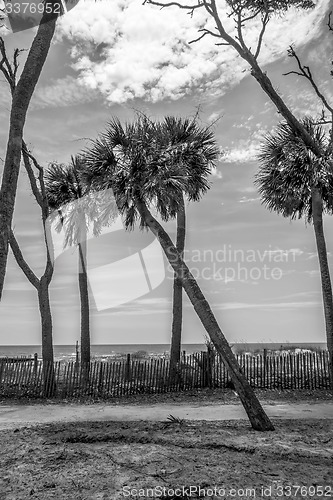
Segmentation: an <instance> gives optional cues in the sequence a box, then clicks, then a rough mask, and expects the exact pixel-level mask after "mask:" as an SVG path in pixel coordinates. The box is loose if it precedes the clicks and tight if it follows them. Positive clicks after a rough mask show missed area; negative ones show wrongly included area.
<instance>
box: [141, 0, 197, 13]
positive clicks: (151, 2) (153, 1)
mask: <svg viewBox="0 0 333 500" xmlns="http://www.w3.org/2000/svg"><path fill="white" fill-rule="evenodd" d="M146 4H147V5H155V6H157V7H161V9H164V8H165V7H172V6H174V7H178V8H179V9H185V10H189V11H194V10H195V9H200V8H201V7H204V6H205V5H204V3H201V2H200V0H198V3H197V5H182V4H181V3H179V2H166V3H165V2H158V1H157V0H144V2H143V5H146Z"/></svg>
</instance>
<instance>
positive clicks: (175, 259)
mask: <svg viewBox="0 0 333 500" xmlns="http://www.w3.org/2000/svg"><path fill="white" fill-rule="evenodd" d="M136 204H137V207H138V210H139V212H140V215H141V216H142V218H143V219H144V220H145V222H146V223H147V224H148V227H149V228H150V230H151V231H152V233H153V234H154V235H155V236H156V237H157V238H158V240H159V242H160V244H161V246H162V248H163V250H164V253H165V255H166V257H167V259H168V261H169V262H170V264H171V265H172V267H173V269H174V271H175V272H176V273H177V276H178V278H179V279H180V281H181V283H182V286H183V288H184V290H185V292H186V294H187V296H188V298H189V299H190V301H191V302H192V305H193V307H194V309H195V311H196V313H197V315H198V316H199V318H200V320H201V322H202V324H203V326H204V327H205V329H206V331H207V333H208V335H209V337H210V338H211V340H212V342H213V344H214V346H215V348H216V350H217V352H218V353H219V354H220V355H221V357H222V359H223V362H224V363H225V364H226V366H227V369H228V371H229V373H230V376H231V379H232V381H233V383H234V385H235V389H236V391H237V392H238V394H239V397H240V399H241V402H242V404H243V406H244V409H245V411H246V413H247V415H248V417H249V420H250V422H251V425H252V427H253V429H255V430H258V431H272V430H274V426H273V424H272V423H271V421H270V420H269V418H268V416H267V415H266V413H265V412H264V410H263V408H262V406H261V404H260V402H259V401H258V399H257V397H256V395H255V393H254V391H253V389H252V387H251V386H250V384H249V382H248V381H247V380H246V378H245V377H244V375H243V374H242V371H241V369H240V367H239V365H238V363H237V360H236V358H235V356H234V354H233V352H232V350H231V348H230V346H229V344H228V342H227V340H226V338H225V337H224V335H223V333H222V331H221V329H220V327H219V325H218V323H217V321H216V319H215V316H214V314H213V312H212V310H211V308H210V306H209V304H208V302H207V300H206V298H205V297H204V295H203V293H202V291H201V289H200V288H199V285H198V283H197V282H196V280H195V279H194V277H193V275H192V274H191V272H190V270H189V269H188V267H187V266H186V264H185V262H184V261H183V260H182V259H181V257H180V256H179V254H178V252H177V249H176V247H175V246H174V244H173V243H172V241H171V239H170V237H169V236H168V234H167V233H166V232H165V230H164V229H163V227H162V226H161V225H160V224H159V222H158V221H157V220H156V219H155V218H154V217H153V216H152V214H151V213H150V211H149V210H148V208H147V207H146V205H145V204H144V203H143V202H142V200H141V199H137V200H136Z"/></svg>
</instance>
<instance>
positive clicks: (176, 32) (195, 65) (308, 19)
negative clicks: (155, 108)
mask: <svg viewBox="0 0 333 500" xmlns="http://www.w3.org/2000/svg"><path fill="white" fill-rule="evenodd" d="M326 7H327V0H319V2H318V5H317V7H316V9H314V10H313V11H309V12H300V11H295V10H293V9H291V10H290V12H289V13H288V15H287V16H285V17H283V18H282V17H281V18H278V17H277V18H275V19H274V21H272V22H271V23H270V26H269V28H268V30H267V38H266V39H265V42H264V43H263V47H262V54H261V63H262V64H267V63H270V62H273V61H274V60H276V59H277V58H279V57H281V56H282V55H285V52H286V49H287V48H288V46H289V45H290V44H291V43H294V44H295V45H296V46H299V45H301V44H303V43H305V42H308V41H309V40H311V39H313V38H315V37H317V36H318V35H319V30H320V21H321V19H322V17H323V12H324V11H325V9H326ZM220 12H221V18H222V19H223V22H224V25H225V28H226V30H227V31H228V32H230V33H233V34H234V21H233V19H232V18H229V17H228V16H227V15H226V3H225V1H223V0H221V1H220ZM207 19H208V21H207ZM203 26H207V27H209V28H211V29H214V26H213V25H212V22H211V18H209V17H208V14H207V13H206V11H205V10H204V9H199V10H198V11H196V12H195V14H194V16H193V18H191V16H188V15H186V13H185V12H183V11H180V10H178V11H177V9H176V8H170V9H164V10H163V12H161V10H160V9H156V8H153V7H152V6H142V2H140V1H138V0H114V1H113V2H112V3H111V2H110V1H109V0H105V1H102V0H101V1H99V2H97V3H96V2H94V1H89V0H88V1H84V0H81V2H80V3H79V4H78V6H77V7H75V8H74V9H73V10H72V11H71V12H70V13H69V14H67V15H66V16H63V17H62V18H61V20H60V21H59V25H58V28H57V37H58V40H59V39H61V38H62V37H63V36H68V38H69V39H72V41H73V49H72V57H73V60H74V68H75V69H76V70H77V71H78V73H79V80H80V82H82V83H84V84H85V85H86V86H87V87H89V88H90V89H94V90H96V89H98V90H99V91H100V92H101V93H102V94H103V95H104V96H105V98H106V100H107V101H109V102H110V103H123V102H126V101H128V100H131V99H133V98H143V99H146V100H150V101H153V102H156V101H158V100H161V99H164V98H169V99H177V98H179V97H181V96H183V95H185V94H187V93H188V92H190V91H191V89H192V87H193V86H196V87H200V89H201V91H203V92H206V93H207V92H210V93H211V94H212V95H214V94H216V95H217V94H218V95H221V94H223V93H224V92H225V90H226V89H227V88H228V87H230V86H233V85H235V84H237V83H239V82H240V81H241V80H242V78H244V76H246V75H247V74H248V72H244V70H245V69H247V66H246V63H245V62H244V61H243V60H241V59H240V58H239V57H237V56H236V53H235V51H234V49H232V48H230V47H222V48H221V47H216V46H215V44H214V42H215V41H216V40H215V39H213V38H212V37H208V36H207V37H205V38H204V39H202V40H201V41H200V42H198V43H195V44H193V45H189V44H188V43H187V42H188V41H189V40H192V39H194V38H197V36H198V34H197V30H198V29H199V28H201V27H203ZM259 29H260V24H259V20H258V21H252V22H251V23H249V25H248V29H247V30H246V32H245V38H246V40H247V43H248V45H249V46H252V47H255V45H256V40H257V37H258V33H259Z"/></svg>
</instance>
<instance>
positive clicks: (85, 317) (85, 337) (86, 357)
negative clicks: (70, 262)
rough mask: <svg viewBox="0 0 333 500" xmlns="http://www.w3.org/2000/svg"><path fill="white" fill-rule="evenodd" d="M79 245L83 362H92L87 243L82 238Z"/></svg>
mask: <svg viewBox="0 0 333 500" xmlns="http://www.w3.org/2000/svg"><path fill="white" fill-rule="evenodd" d="M78 247H79V290H80V302H81V363H83V364H87V363H90V326H89V293H88V276H87V267H86V259H87V244H86V241H84V240H81V243H79V244H78Z"/></svg>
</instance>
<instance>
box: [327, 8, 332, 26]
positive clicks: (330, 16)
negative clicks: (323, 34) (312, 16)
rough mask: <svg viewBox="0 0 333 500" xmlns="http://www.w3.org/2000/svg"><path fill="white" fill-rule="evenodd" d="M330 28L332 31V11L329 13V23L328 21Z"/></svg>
mask: <svg viewBox="0 0 333 500" xmlns="http://www.w3.org/2000/svg"><path fill="white" fill-rule="evenodd" d="M327 26H328V29H329V30H330V31H333V26H332V11H331V12H330V13H329V14H328V23H327Z"/></svg>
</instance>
